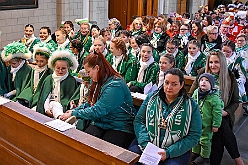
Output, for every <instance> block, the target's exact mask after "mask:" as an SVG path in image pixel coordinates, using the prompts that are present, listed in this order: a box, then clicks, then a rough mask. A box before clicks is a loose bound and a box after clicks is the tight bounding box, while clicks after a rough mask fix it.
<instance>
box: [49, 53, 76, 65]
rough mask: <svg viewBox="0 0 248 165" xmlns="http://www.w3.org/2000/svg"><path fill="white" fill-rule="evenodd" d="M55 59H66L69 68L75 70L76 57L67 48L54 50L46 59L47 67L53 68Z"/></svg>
mask: <svg viewBox="0 0 248 165" xmlns="http://www.w3.org/2000/svg"><path fill="white" fill-rule="evenodd" d="M57 60H64V61H67V62H68V64H69V66H70V69H72V70H75V69H77V67H78V62H77V59H76V57H75V56H74V55H73V54H72V53H71V52H69V51H68V50H56V51H55V52H53V54H52V56H51V57H50V58H49V60H48V67H49V68H52V69H54V65H55V62H56V61H57Z"/></svg>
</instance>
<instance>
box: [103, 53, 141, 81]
mask: <svg viewBox="0 0 248 165" xmlns="http://www.w3.org/2000/svg"><path fill="white" fill-rule="evenodd" d="M113 57H114V56H113V55H112V54H111V55H109V56H107V57H106V59H107V61H109V63H110V65H113ZM117 71H118V72H119V73H120V75H121V76H122V77H123V79H124V80H125V81H126V83H128V82H130V81H134V80H136V78H137V74H138V71H137V60H136V58H135V57H134V56H133V55H132V54H129V55H128V60H127V61H126V60H125V59H124V57H122V60H121V62H120V63H119V65H118V66H117Z"/></svg>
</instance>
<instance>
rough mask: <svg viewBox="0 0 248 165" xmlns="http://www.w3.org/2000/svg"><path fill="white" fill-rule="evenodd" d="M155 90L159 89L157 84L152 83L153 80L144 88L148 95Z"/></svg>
mask: <svg viewBox="0 0 248 165" xmlns="http://www.w3.org/2000/svg"><path fill="white" fill-rule="evenodd" d="M155 90H158V86H157V84H153V85H152V82H150V83H149V84H147V85H146V86H145V88H144V94H145V95H147V94H148V93H150V92H153V91H155Z"/></svg>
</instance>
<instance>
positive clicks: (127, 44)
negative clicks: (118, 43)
mask: <svg viewBox="0 0 248 165" xmlns="http://www.w3.org/2000/svg"><path fill="white" fill-rule="evenodd" d="M129 46H130V44H129V42H127V43H126V48H127V50H128V48H129Z"/></svg>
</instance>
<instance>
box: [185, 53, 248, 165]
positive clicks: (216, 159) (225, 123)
mask: <svg viewBox="0 0 248 165" xmlns="http://www.w3.org/2000/svg"><path fill="white" fill-rule="evenodd" d="M204 72H205V73H211V74H212V75H213V76H214V78H215V80H216V83H215V88H217V89H219V90H220V97H221V99H222V100H223V102H224V109H223V110H222V122H221V126H220V128H219V129H218V132H215V133H213V138H212V146H211V155H210V164H211V165H220V164H221V160H222V157H223V153H224V147H225V148H226V150H227V151H228V153H229V154H230V156H231V157H232V159H234V160H235V162H236V164H237V165H244V163H243V161H242V159H241V158H240V154H239V151H238V146H237V141H236V138H235V135H234V133H233V132H232V129H233V125H234V119H235V115H234V113H235V111H236V109H237V108H238V106H239V92H238V85H237V81H236V79H235V76H234V74H233V73H232V72H231V71H230V70H228V68H227V62H226V57H225V55H224V54H223V53H222V52H221V51H220V50H216V49H215V50H212V51H211V52H210V53H209V55H208V56H207V61H206V68H202V69H201V70H200V71H199V74H198V76H197V77H196V80H195V81H194V82H193V84H192V86H191V88H190V91H189V94H190V95H192V94H193V92H194V91H195V89H196V88H197V87H198V79H199V76H200V75H201V74H202V73H204Z"/></svg>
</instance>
